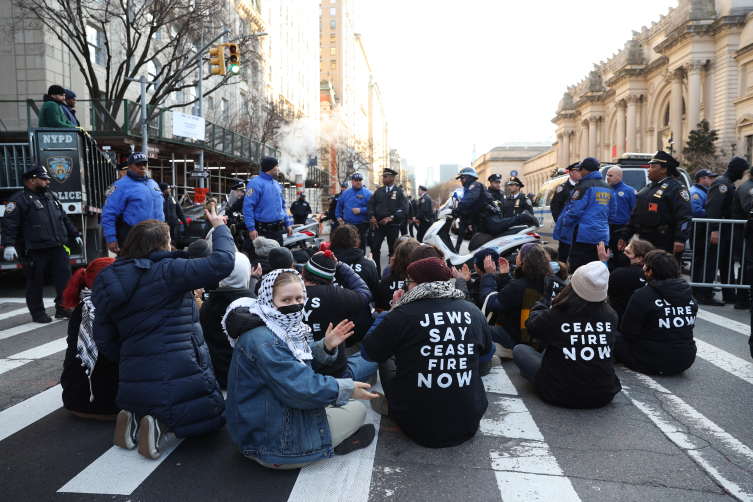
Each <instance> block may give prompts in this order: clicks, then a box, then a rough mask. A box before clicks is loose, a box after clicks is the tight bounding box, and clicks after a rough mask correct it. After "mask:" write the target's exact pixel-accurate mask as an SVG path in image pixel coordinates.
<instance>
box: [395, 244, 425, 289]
mask: <svg viewBox="0 0 753 502" xmlns="http://www.w3.org/2000/svg"><path fill="white" fill-rule="evenodd" d="M420 245H421V244H420V243H419V242H418V241H417V240H416V239H411V238H408V239H406V240H404V241H403V242H401V243H400V244H398V245H397V247H396V248H395V255H394V256H393V257H392V258H390V275H394V276H395V277H398V278H402V279H404V278H407V277H408V265H410V264H411V263H412V262H411V255H412V254H413V251H414V250H415V249H416V248H417V247H418V246H420Z"/></svg>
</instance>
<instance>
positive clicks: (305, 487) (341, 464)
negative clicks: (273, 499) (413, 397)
mask: <svg viewBox="0 0 753 502" xmlns="http://www.w3.org/2000/svg"><path fill="white" fill-rule="evenodd" d="M371 391H373V392H377V391H378V392H382V386H381V384H379V383H377V384H376V385H374V386H373V387H372V388H371ZM363 403H364V404H365V405H366V420H365V422H364V423H367V424H369V423H371V424H374V428H375V429H376V435H375V436H374V441H372V443H371V444H370V445H369V446H368V447H367V448H364V449H362V450H358V451H354V452H353V453H349V454H348V455H337V454H335V456H334V457H333V458H328V459H325V460H321V461H319V462H314V463H313V464H311V465H307V466H306V467H304V468H303V469H301V472H300V474H298V477H297V478H296V480H295V486H293V491H292V492H290V496H289V497H288V502H310V501H312V500H326V501H327V502H338V501H342V502H367V501H368V500H369V490H370V489H371V474H372V471H373V469H374V457H375V456H376V448H377V439H378V438H379V424H380V422H381V419H382V417H381V415H379V414H378V413H376V412H375V411H374V410H372V409H371V406H370V405H369V404H368V403H366V402H365V401H363ZM333 480H337V482H334V483H333Z"/></svg>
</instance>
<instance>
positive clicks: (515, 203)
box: [502, 176, 533, 218]
mask: <svg viewBox="0 0 753 502" xmlns="http://www.w3.org/2000/svg"><path fill="white" fill-rule="evenodd" d="M523 187H525V185H524V184H523V182H522V181H520V179H518V178H516V177H515V176H511V177H510V181H508V182H507V189H508V190H509V191H510V195H509V196H508V197H506V198H505V201H504V203H502V217H503V218H512V217H513V216H519V215H521V214H523V212H525V211H528V212H530V213H533V205H532V204H531V200H530V199H529V198H528V197H527V196H526V194H524V193H523V192H521V191H520V189H521V188H523Z"/></svg>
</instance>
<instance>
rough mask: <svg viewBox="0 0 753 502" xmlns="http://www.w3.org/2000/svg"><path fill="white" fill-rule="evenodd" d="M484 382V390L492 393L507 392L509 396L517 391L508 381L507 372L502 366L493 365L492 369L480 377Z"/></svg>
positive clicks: (514, 394)
mask: <svg viewBox="0 0 753 502" xmlns="http://www.w3.org/2000/svg"><path fill="white" fill-rule="evenodd" d="M481 380H482V381H483V382H484V387H485V388H486V392H492V393H494V394H507V395H510V396H517V395H518V391H517V390H516V389H515V386H514V385H513V384H512V382H511V381H510V377H508V376H507V372H506V371H505V369H504V368H503V367H502V366H495V367H493V368H492V371H491V372H490V373H489V374H488V375H486V376H485V377H481Z"/></svg>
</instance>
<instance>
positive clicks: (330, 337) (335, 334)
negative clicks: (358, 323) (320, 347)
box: [324, 319, 355, 352]
mask: <svg viewBox="0 0 753 502" xmlns="http://www.w3.org/2000/svg"><path fill="white" fill-rule="evenodd" d="M354 326H355V324H353V323H352V322H350V321H348V320H347V319H343V320H342V321H340V324H338V325H337V326H335V327H334V328H333V327H332V323H329V327H328V328H327V332H326V333H325V334H324V348H326V349H327V350H328V351H330V352H332V350H333V349H334V348H335V347H337V346H338V345H340V344H341V343H343V342H344V341H345V339H346V338H348V337H349V336H350V335H352V334H353V327H354Z"/></svg>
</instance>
